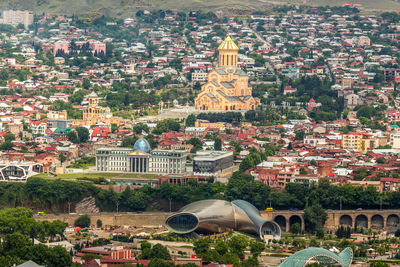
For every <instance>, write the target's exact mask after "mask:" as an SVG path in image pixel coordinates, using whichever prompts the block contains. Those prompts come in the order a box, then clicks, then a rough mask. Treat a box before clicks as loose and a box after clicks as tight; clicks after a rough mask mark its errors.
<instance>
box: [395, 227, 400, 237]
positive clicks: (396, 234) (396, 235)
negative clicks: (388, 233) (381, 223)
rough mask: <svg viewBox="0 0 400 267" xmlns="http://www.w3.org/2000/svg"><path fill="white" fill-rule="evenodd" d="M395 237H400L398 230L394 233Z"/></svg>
mask: <svg viewBox="0 0 400 267" xmlns="http://www.w3.org/2000/svg"><path fill="white" fill-rule="evenodd" d="M394 236H395V237H400V228H399V229H397V230H396V232H395V233H394Z"/></svg>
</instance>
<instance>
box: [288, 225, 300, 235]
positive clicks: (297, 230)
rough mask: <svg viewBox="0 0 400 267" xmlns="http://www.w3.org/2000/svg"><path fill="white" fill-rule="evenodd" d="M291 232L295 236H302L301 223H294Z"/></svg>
mask: <svg viewBox="0 0 400 267" xmlns="http://www.w3.org/2000/svg"><path fill="white" fill-rule="evenodd" d="M290 232H291V233H293V234H300V233H301V226H300V224H299V223H294V224H292V225H291V226H290Z"/></svg>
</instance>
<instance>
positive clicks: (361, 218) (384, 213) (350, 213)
mask: <svg viewBox="0 0 400 267" xmlns="http://www.w3.org/2000/svg"><path fill="white" fill-rule="evenodd" d="M327 212H328V219H327V221H326V223H325V229H326V230H335V229H336V228H338V227H339V226H340V225H343V226H351V227H353V228H354V227H355V226H357V227H359V228H372V229H373V230H384V231H388V232H394V231H396V230H397V229H398V228H400V210H328V211H327ZM261 216H263V217H264V218H266V219H268V220H274V221H276V222H277V223H278V224H279V225H281V227H282V230H283V231H286V230H289V229H290V226H291V225H292V224H294V223H296V222H298V223H300V225H301V228H302V229H303V230H304V219H303V211H301V210H300V211H295V212H293V211H288V210H284V211H273V212H264V211H262V212H261Z"/></svg>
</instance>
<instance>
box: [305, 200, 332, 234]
mask: <svg viewBox="0 0 400 267" xmlns="http://www.w3.org/2000/svg"><path fill="white" fill-rule="evenodd" d="M303 217H304V223H305V229H306V231H307V232H309V233H313V232H314V231H316V230H317V229H319V228H321V229H323V227H324V225H325V221H326V219H327V218H328V213H327V212H326V211H325V210H324V209H323V208H322V206H321V204H315V205H312V206H308V207H306V208H305V209H304V214H303Z"/></svg>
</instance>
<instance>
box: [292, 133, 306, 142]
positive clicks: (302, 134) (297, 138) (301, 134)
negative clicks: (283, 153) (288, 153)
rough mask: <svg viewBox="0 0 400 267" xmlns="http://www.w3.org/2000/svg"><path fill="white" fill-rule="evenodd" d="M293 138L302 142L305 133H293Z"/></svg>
mask: <svg viewBox="0 0 400 267" xmlns="http://www.w3.org/2000/svg"><path fill="white" fill-rule="evenodd" d="M295 134H296V135H295V137H294V140H303V139H304V136H305V132H304V131H295Z"/></svg>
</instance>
